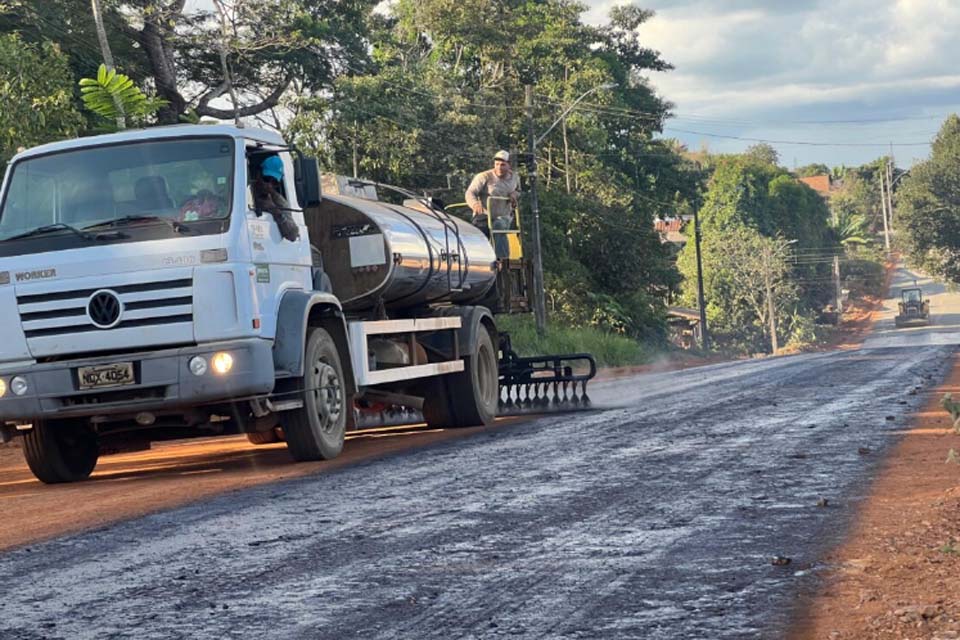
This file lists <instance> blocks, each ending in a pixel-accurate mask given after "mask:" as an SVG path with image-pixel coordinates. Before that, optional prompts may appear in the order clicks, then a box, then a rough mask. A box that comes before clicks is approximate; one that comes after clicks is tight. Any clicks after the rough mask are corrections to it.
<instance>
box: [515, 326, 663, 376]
mask: <svg viewBox="0 0 960 640" xmlns="http://www.w3.org/2000/svg"><path fill="white" fill-rule="evenodd" d="M497 327H498V328H499V329H500V330H501V331H508V332H509V333H510V339H511V340H512V341H513V348H514V349H515V350H516V352H517V353H518V354H520V355H521V356H536V355H547V354H557V355H559V354H564V353H590V354H592V355H593V357H594V358H596V360H597V366H600V367H624V366H629V365H635V364H644V363H646V362H649V361H650V360H651V359H652V357H653V353H652V350H650V349H649V348H648V347H646V346H644V345H643V344H642V343H640V342H637V341H636V340H633V339H631V338H627V337H626V336H621V335H618V334H615V333H607V332H605V331H601V330H599V329H594V328H591V327H581V328H574V327H563V326H558V325H555V324H548V325H547V331H546V334H545V335H543V336H542V337H541V336H538V335H537V329H536V324H535V323H534V320H533V316H532V315H524V316H506V317H503V316H501V317H498V318H497Z"/></svg>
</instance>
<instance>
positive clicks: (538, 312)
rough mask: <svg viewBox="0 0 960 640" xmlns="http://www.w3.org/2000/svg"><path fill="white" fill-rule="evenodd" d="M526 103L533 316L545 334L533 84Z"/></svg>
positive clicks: (525, 89) (526, 88)
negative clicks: (531, 216)
mask: <svg viewBox="0 0 960 640" xmlns="http://www.w3.org/2000/svg"><path fill="white" fill-rule="evenodd" d="M524 103H525V106H526V110H527V150H528V152H529V154H530V210H531V212H532V213H533V317H534V319H535V320H536V323H537V333H538V334H539V335H541V336H542V335H543V334H544V332H545V331H546V328H547V305H546V301H545V300H544V291H543V289H544V287H543V258H542V255H541V249H540V202H539V201H538V200H537V143H536V140H537V138H536V132H535V131H534V130H533V86H532V85H529V84H528V85H527V86H526V87H524Z"/></svg>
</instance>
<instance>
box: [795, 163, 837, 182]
mask: <svg viewBox="0 0 960 640" xmlns="http://www.w3.org/2000/svg"><path fill="white" fill-rule="evenodd" d="M795 173H796V174H797V177H800V178H809V177H811V176H823V175H831V174H830V167H828V166H827V165H825V164H823V163H820V162H816V163H813V164H807V165H804V166H802V167H800V168H799V169H797V170H796V172H795Z"/></svg>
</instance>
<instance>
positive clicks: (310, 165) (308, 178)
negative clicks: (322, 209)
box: [293, 155, 323, 209]
mask: <svg viewBox="0 0 960 640" xmlns="http://www.w3.org/2000/svg"><path fill="white" fill-rule="evenodd" d="M293 183H294V186H295V187H296V189H297V200H299V202H300V206H301V207H303V208H304V209H308V208H310V207H316V206H318V205H319V204H320V202H321V201H322V200H323V194H322V193H321V191H320V166H319V165H318V164H317V159H316V158H307V157H303V156H300V155H297V156H296V162H295V163H294V176H293Z"/></svg>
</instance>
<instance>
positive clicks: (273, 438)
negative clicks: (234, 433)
mask: <svg viewBox="0 0 960 640" xmlns="http://www.w3.org/2000/svg"><path fill="white" fill-rule="evenodd" d="M247 440H248V441H249V442H250V444H256V445H260V444H273V443H275V442H280V434H279V433H277V430H276V428H274V429H270V431H257V432H256V433H248V434H247Z"/></svg>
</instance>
